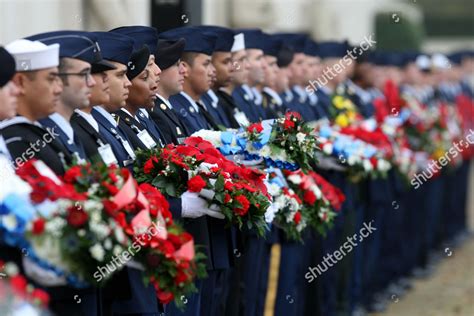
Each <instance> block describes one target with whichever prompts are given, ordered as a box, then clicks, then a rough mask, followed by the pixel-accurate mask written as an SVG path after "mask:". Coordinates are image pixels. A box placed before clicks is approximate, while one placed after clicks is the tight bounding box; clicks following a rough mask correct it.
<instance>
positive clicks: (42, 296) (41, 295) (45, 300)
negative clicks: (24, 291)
mask: <svg viewBox="0 0 474 316" xmlns="http://www.w3.org/2000/svg"><path fill="white" fill-rule="evenodd" d="M31 297H32V298H33V301H35V302H38V304H39V305H41V306H43V307H47V306H48V304H49V294H48V293H47V292H45V291H43V290H41V289H34V290H33V292H32V293H31Z"/></svg>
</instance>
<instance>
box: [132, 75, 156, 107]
mask: <svg viewBox="0 0 474 316" xmlns="http://www.w3.org/2000/svg"><path fill="white" fill-rule="evenodd" d="M151 71H152V67H147V68H145V69H144V70H143V71H142V72H141V73H140V74H139V75H138V76H136V77H135V78H133V79H132V85H131V86H130V89H129V90H130V94H129V96H128V99H127V104H130V105H132V106H135V107H145V108H151V107H153V105H154V103H155V99H156V88H157V86H158V85H157V84H156V77H155V76H151V75H150V73H151Z"/></svg>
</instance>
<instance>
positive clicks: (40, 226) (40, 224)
mask: <svg viewBox="0 0 474 316" xmlns="http://www.w3.org/2000/svg"><path fill="white" fill-rule="evenodd" d="M32 232H33V235H41V234H42V233H43V232H44V219H42V218H38V219H36V220H35V221H34V222H33V229H32Z"/></svg>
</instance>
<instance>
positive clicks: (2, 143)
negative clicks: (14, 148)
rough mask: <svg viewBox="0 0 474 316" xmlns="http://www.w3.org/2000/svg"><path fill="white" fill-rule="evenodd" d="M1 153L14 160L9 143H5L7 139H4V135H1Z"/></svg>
mask: <svg viewBox="0 0 474 316" xmlns="http://www.w3.org/2000/svg"><path fill="white" fill-rule="evenodd" d="M0 153H2V154H3V155H5V156H6V157H7V159H8V160H12V156H11V155H10V152H9V151H8V148H7V144H6V143H5V139H3V136H2V135H0Z"/></svg>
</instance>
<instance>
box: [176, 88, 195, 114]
mask: <svg viewBox="0 0 474 316" xmlns="http://www.w3.org/2000/svg"><path fill="white" fill-rule="evenodd" d="M180 94H181V95H182V96H183V97H185V98H186V100H188V102H189V103H191V106H192V107H193V108H194V110H196V112H198V113H199V107H198V105H197V104H196V101H194V100H193V98H191V97H190V96H189V94H187V93H186V92H184V91H181V92H180Z"/></svg>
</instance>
